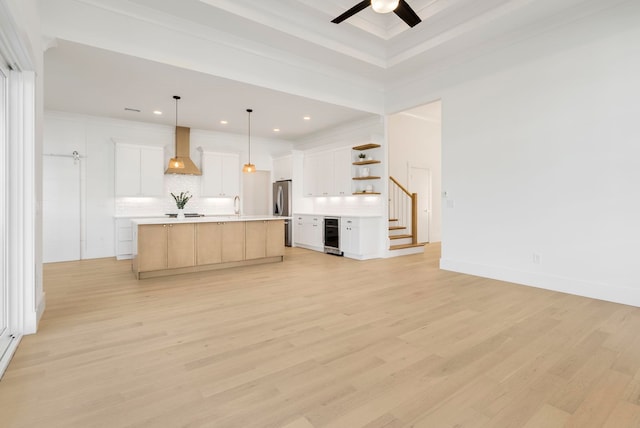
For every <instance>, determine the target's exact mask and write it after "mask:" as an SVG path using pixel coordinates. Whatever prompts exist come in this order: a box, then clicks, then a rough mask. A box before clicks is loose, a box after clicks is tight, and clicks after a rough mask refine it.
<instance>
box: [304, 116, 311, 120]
mask: <svg viewBox="0 0 640 428" xmlns="http://www.w3.org/2000/svg"><path fill="white" fill-rule="evenodd" d="M303 119H304V120H311V116H305V117H303Z"/></svg>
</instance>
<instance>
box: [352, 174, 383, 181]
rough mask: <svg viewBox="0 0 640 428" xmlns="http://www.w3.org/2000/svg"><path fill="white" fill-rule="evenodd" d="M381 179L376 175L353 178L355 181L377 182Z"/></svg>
mask: <svg viewBox="0 0 640 428" xmlns="http://www.w3.org/2000/svg"><path fill="white" fill-rule="evenodd" d="M379 178H380V177H377V176H374V175H368V176H366V177H353V179H354V180H377V179H379Z"/></svg>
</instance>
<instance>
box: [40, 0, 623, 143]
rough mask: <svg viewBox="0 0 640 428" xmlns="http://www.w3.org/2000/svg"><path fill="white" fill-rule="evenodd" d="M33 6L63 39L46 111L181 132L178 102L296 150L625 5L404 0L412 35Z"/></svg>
mask: <svg viewBox="0 0 640 428" xmlns="http://www.w3.org/2000/svg"><path fill="white" fill-rule="evenodd" d="M39 1H40V3H39V4H40V7H41V15H42V16H41V20H42V23H43V35H44V36H45V37H48V38H53V39H57V47H52V48H50V49H49V50H47V51H46V53H45V85H46V86H45V108H47V109H55V110H62V111H70V112H78V113H86V114H91V115H98V116H105V117H114V118H124V119H132V120H139V121H145V122H159V123H164V124H174V121H175V116H174V101H173V99H172V96H173V95H180V96H182V97H183V99H182V100H181V102H180V105H179V113H180V114H179V123H180V124H181V125H183V126H190V127H194V128H202V129H211V130H220V131H229V132H237V133H244V132H245V131H246V112H245V109H246V108H248V107H252V108H254V110H255V113H254V115H252V132H253V133H254V134H255V135H261V136H269V137H274V136H276V137H278V138H285V139H292V140H296V139H299V138H301V137H302V136H305V135H309V134H313V133H316V132H318V131H321V130H323V129H327V128H330V127H333V126H336V125H338V124H340V123H344V122H350V121H353V120H357V119H360V118H366V117H370V116H372V115H373V114H376V113H382V112H386V110H385V105H384V100H385V98H386V96H387V95H388V94H389V93H390V92H391V91H393V90H394V88H396V87H399V86H400V85H403V84H404V85H407V84H410V83H408V82H411V81H412V80H415V79H416V76H424V75H425V74H429V73H432V72H434V70H437V71H438V72H446V70H447V68H451V67H457V66H460V64H463V63H464V61H465V59H468V58H472V57H475V56H478V55H481V54H482V53H483V52H488V51H491V50H496V49H500V48H501V47H503V46H506V45H509V44H513V43H514V42H517V41H518V40H520V39H523V38H527V37H535V35H536V34H539V33H540V32H543V31H545V30H546V29H548V28H550V27H552V26H557V25H562V23H563V22H567V21H568V20H573V19H577V18H579V17H580V16H582V15H585V14H588V13H593V12H595V11H597V10H599V9H602V8H603V7H607V5H613V4H614V3H616V2H620V1H621V0H609V1H605V0H407V1H408V3H409V4H410V5H411V6H412V8H413V9H414V10H415V11H416V13H417V14H418V15H419V16H420V17H421V18H422V20H423V22H422V23H420V24H418V25H417V26H415V27H414V28H409V27H408V26H407V25H406V24H405V23H404V22H403V21H402V20H401V19H400V18H399V17H397V16H395V14H386V15H381V14H376V13H375V12H373V11H372V10H371V8H367V9H365V10H363V11H362V12H360V13H358V14H357V15H355V16H353V17H351V18H349V19H347V20H346V21H344V22H343V23H341V24H338V25H336V24H333V23H331V22H330V21H331V19H333V18H334V17H336V16H338V15H339V14H341V13H342V12H344V11H345V10H347V9H349V8H350V7H352V6H353V5H355V4H356V3H358V0H323V1H318V0H260V1H256V0H128V1H127V0H39ZM166 34H170V35H171V37H168V36H166ZM163 36H164V37H165V39H164V40H163V39H162V37H163ZM155 37H157V40H156V39H155ZM181 40H184V41H182V42H181ZM178 43H182V45H180V46H182V48H178V49H177V50H176V45H177V44H178ZM54 45H55V44H54ZM164 47H166V49H165V48H164ZM171 49H173V51H171ZM223 49H226V50H223ZM192 51H193V52H192ZM221 52H223V53H225V52H229V53H225V54H224V55H223V54H221ZM235 57H237V60H236V59H235ZM278 66H279V67H280V68H279V69H278ZM278 70H280V71H279V73H278ZM288 70H291V72H290V73H289V72H288ZM278 77H281V79H280V81H278ZM417 89H419V88H417ZM285 92H287V93H285ZM293 94H295V95H293ZM125 107H130V108H136V109H140V110H141V112H140V113H132V112H127V111H125V110H124V108H125ZM154 109H159V110H162V111H163V112H164V114H163V116H161V117H156V116H154V115H153V114H152V113H151V112H152V110H154ZM304 115H310V116H311V117H312V119H311V120H310V121H303V120H302V116H304ZM221 119H226V120H228V121H229V124H228V125H227V126H226V127H223V126H221V125H220V124H219V121H220V120H221ZM253 125H255V126H253ZM274 127H279V128H280V129H281V132H280V133H279V134H274V132H273V128H274Z"/></svg>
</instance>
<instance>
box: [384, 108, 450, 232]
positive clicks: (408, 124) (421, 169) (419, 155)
mask: <svg viewBox="0 0 640 428" xmlns="http://www.w3.org/2000/svg"><path fill="white" fill-rule="evenodd" d="M388 135H389V137H388V138H389V175H390V176H392V177H395V178H397V179H399V180H400V181H401V184H402V185H403V186H406V187H407V189H408V191H409V192H411V193H417V194H418V210H417V211H418V219H417V220H418V236H417V240H418V242H440V241H441V239H442V232H441V225H442V199H441V198H440V194H441V189H442V167H441V165H442V161H441V158H442V102H441V101H440V100H438V101H434V102H431V103H428V104H424V105H421V106H418V107H414V108H411V109H409V110H405V111H402V112H400V113H396V114H393V115H391V116H389V122H388Z"/></svg>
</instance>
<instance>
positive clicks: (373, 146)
mask: <svg viewBox="0 0 640 428" xmlns="http://www.w3.org/2000/svg"><path fill="white" fill-rule="evenodd" d="M378 147H380V144H363V145H361V146H355V147H354V148H353V150H369V149H377V148H378Z"/></svg>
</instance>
